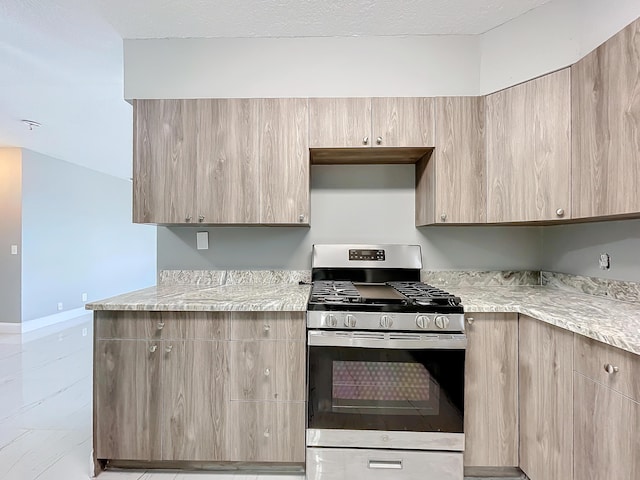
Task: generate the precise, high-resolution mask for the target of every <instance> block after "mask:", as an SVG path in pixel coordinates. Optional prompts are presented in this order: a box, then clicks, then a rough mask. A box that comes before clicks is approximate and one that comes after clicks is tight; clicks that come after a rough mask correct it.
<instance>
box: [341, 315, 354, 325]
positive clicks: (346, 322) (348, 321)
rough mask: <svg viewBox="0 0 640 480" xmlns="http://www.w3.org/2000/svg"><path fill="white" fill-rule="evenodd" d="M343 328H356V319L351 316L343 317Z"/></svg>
mask: <svg viewBox="0 0 640 480" xmlns="http://www.w3.org/2000/svg"><path fill="white" fill-rule="evenodd" d="M344 326H345V327H352V328H353V327H355V326H356V317H354V316H353V315H347V316H346V317H344Z"/></svg>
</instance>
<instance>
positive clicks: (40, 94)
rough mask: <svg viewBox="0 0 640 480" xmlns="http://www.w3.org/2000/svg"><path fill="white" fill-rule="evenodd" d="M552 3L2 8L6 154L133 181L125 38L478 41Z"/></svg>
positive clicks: (219, 0) (412, 0)
mask: <svg viewBox="0 0 640 480" xmlns="http://www.w3.org/2000/svg"><path fill="white" fill-rule="evenodd" d="M546 1H548V0H484V1H481V0H379V1H374V0H351V1H338V0H274V1H265V0H215V1H214V0H211V1H205V0H190V1H188V0H182V1H179V0H0V146H16V147H23V148H29V149H32V150H35V151H37V152H41V153H44V154H47V155H51V156H53V157H56V158H60V159H63V160H66V161H69V162H73V163H76V164H79V165H84V166H87V167H89V168H93V169H95V170H98V171H102V172H105V173H109V174H112V175H115V176H119V177H123V178H128V177H130V176H131V168H132V167H131V158H132V118H131V106H130V105H129V104H128V103H126V102H125V101H124V100H123V75H122V38H158V37H282V36H286V37H292V36H294V37H300V36H344V35H347V36H351V35H363V36H364V35H426V34H477V33H482V32H485V31H487V30H489V29H491V28H493V27H495V26H497V25H500V24H502V23H504V22H506V21H509V20H510V19H512V18H515V17H517V16H519V15H521V14H523V13H524V12H526V11H528V10H530V9H532V8H535V7H537V6H539V5H541V4H544V3H546ZM21 119H31V120H35V121H38V122H40V123H42V127H40V128H36V129H34V130H33V131H29V129H28V128H27V127H26V126H25V125H23V124H22V123H21V122H20V120H21Z"/></svg>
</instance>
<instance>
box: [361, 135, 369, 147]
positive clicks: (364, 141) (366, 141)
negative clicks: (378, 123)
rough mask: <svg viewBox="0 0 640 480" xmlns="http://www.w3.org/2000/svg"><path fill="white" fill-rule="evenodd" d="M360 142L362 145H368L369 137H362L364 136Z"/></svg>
mask: <svg viewBox="0 0 640 480" xmlns="http://www.w3.org/2000/svg"><path fill="white" fill-rule="evenodd" d="M362 144H363V145H369V137H364V138H363V139H362Z"/></svg>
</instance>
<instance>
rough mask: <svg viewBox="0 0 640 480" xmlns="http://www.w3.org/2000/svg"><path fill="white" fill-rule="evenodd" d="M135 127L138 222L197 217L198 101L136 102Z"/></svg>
mask: <svg viewBox="0 0 640 480" xmlns="http://www.w3.org/2000/svg"><path fill="white" fill-rule="evenodd" d="M133 130H134V142H133V221H134V222H135V223H184V222H189V221H191V220H192V218H193V215H194V213H193V212H194V210H195V204H194V202H195V195H194V192H195V190H196V169H195V165H196V137H197V132H196V101H195V100H135V101H134V102H133ZM190 217H191V218H190Z"/></svg>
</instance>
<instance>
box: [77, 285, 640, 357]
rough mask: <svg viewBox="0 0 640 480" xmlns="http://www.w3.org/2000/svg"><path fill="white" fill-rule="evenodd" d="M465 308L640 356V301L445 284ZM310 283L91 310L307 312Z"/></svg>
mask: <svg viewBox="0 0 640 480" xmlns="http://www.w3.org/2000/svg"><path fill="white" fill-rule="evenodd" d="M444 288H445V289H446V290H448V291H449V292H450V293H453V294H455V295H458V296H460V297H461V298H462V304H463V305H464V309H465V312H467V313H475V312H478V313H480V312H516V313H522V314H525V315H529V316H531V317H533V318H536V319H538V320H541V321H543V322H546V323H549V324H551V325H555V326H558V327H560V328H564V329H566V330H569V331H571V332H575V333H579V334H581V335H584V336H586V337H589V338H593V339H596V340H599V341H601V342H603V343H606V344H608V345H612V346H614V347H618V348H621V349H623V350H626V351H629V352H632V353H635V354H638V355H640V303H638V302H636V303H632V302H625V301H620V300H612V299H609V298H604V297H599V296H595V295H588V294H583V293H578V292H574V291H567V290H561V289H558V288H555V287H545V286H532V285H529V286H518V285H505V286H495V285H492V286H457V285H447V286H445V287H444ZM309 292H310V286H309V285H298V284H297V283H293V282H291V283H239V284H225V285H218V286H211V285H163V284H161V285H159V286H156V287H150V288H146V289H143V290H137V291H134V292H130V293H125V294H123V295H119V296H116V297H112V298H108V299H105V300H100V301H97V302H92V303H89V304H87V305H86V308H87V309H88V310H151V311H233V310H236V311H289V312H296V311H299V312H304V311H305V310H306V308H307V301H308V297H309Z"/></svg>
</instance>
